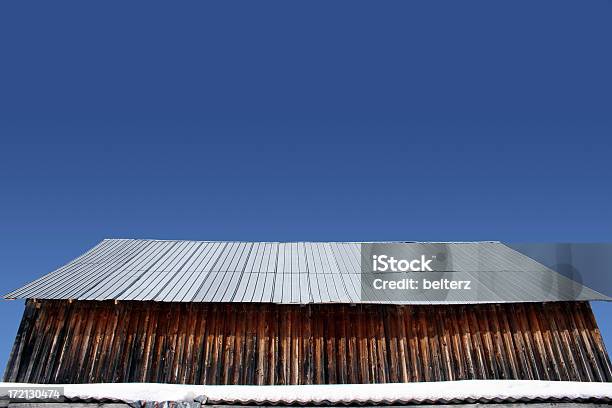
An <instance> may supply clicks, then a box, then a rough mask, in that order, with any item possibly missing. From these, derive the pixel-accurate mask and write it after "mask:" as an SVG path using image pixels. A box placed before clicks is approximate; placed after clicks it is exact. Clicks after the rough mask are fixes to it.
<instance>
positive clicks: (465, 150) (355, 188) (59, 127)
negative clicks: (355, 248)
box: [0, 1, 612, 367]
mask: <svg viewBox="0 0 612 408" xmlns="http://www.w3.org/2000/svg"><path fill="white" fill-rule="evenodd" d="M611 17H612V4H611V3H610V2H609V1H591V2H579V1H573V2H566V1H541V2H535V3H534V2H526V1H525V2H522V1H512V2H510V1H508V2H485V1H482V2H477V1H470V2H443V1H427V2H392V1H391V2H383V3H381V2H354V1H353V2H340V1H339V2H333V3H329V2H216V3H195V2H185V3H180V4H169V3H155V2H153V3H146V4H145V3H136V2H130V3H123V2H106V3H97V4H94V3H82V2H62V3H59V4H58V3H54V4H51V3H45V2H40V3H35V4H33V3H28V4H25V3H17V2H13V3H9V2H3V3H2V4H0V55H1V56H2V63H1V64H0V73H1V74H2V84H1V86H0V141H1V145H0V274H1V276H2V280H1V281H0V289H1V290H2V292H7V291H9V290H11V289H13V288H15V287H17V286H20V285H21V284H23V283H25V282H26V281H29V280H31V279H34V278H35V277H38V276H40V275H42V274H43V273H46V272H49V271H50V270H52V269H54V268H56V267H57V266H59V265H61V264H63V263H65V262H67V261H68V260H70V259H72V258H74V257H75V256H77V255H79V254H80V253H82V252H83V251H85V250H86V249H88V248H89V247H91V246H93V245H94V244H95V243H97V242H98V241H100V240H101V239H103V238H106V237H124V238H168V239H181V238H183V239H207V240H215V239H219V240H222V239H231V240H281V241H282V240H293V241H295V240H353V241H358V240H443V241H449V240H501V241H514V242H557V241H569V242H598V241H603V242H610V241H611V232H612V205H611V199H612V191H611V188H610V179H611V176H612V164H611V160H610V153H611V152H612V147H611V145H610V136H611V135H612V98H611V97H610V95H612V75H610V73H611V72H612V53H610V52H609V50H610V48H611V42H612V25H611V24H610V23H609V22H610V18H611ZM1 307H2V313H1V314H0V321H1V323H2V327H3V328H4V334H3V335H2V336H0V366H2V367H4V365H5V362H6V358H7V357H8V353H9V350H10V346H11V343H12V340H13V337H14V334H15V332H16V328H17V325H18V323H19V319H20V316H21V313H22V310H23V304H22V303H21V302H17V301H13V302H2V304H1ZM595 310H596V313H597V318H598V320H599V323H600V325H601V327H602V331H603V332H604V336H605V338H606V342H607V344H608V347H612V317H610V316H612V313H610V312H611V308H610V306H609V305H602V304H597V305H595Z"/></svg>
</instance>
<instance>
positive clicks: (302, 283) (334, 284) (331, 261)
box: [5, 239, 610, 304]
mask: <svg viewBox="0 0 612 408" xmlns="http://www.w3.org/2000/svg"><path fill="white" fill-rule="evenodd" d="M406 245H409V246H412V247H413V248H414V251H415V254H417V253H419V251H420V250H422V246H423V245H425V244H424V243H407V244H406ZM444 245H445V248H446V250H447V251H450V252H449V253H450V254H452V257H453V267H454V268H455V269H454V270H460V271H462V272H464V273H470V272H488V273H490V276H491V277H494V279H493V280H494V284H492V285H490V286H489V287H487V290H488V291H490V292H491V293H490V295H491V296H490V298H491V299H505V301H513V302H528V301H538V302H543V301H559V300H610V298H608V297H607V296H605V295H603V294H601V293H598V292H596V291H594V290H591V289H589V288H586V287H583V286H582V285H580V284H579V283H576V282H573V281H571V280H569V279H567V278H564V277H562V276H561V275H559V274H557V273H556V272H554V271H552V270H550V269H548V268H546V267H545V266H543V265H541V264H539V263H538V262H536V261H534V260H533V259H531V258H528V257H526V256H525V255H523V254H521V253H519V252H516V251H514V250H513V249H511V248H509V247H507V246H506V245H503V244H502V243H499V242H457V243H446V244H444ZM360 264H361V257H360V244H359V243H355V242H286V243H285V242H215V241H166V240H140V239H105V240H103V241H102V242H100V243H99V244H98V245H97V246H95V247H94V248H92V249H91V250H89V251H88V252H86V253H85V254H83V255H81V256H80V257H78V258H77V259H75V260H73V261H72V262H69V263H68V264H66V265H65V266H62V267H61V268H59V269H57V270H55V271H54V272H51V273H49V274H47V275H45V276H43V277H41V278H40V279H37V280H35V281H33V282H31V283H29V284H27V285H25V286H23V287H21V288H19V289H17V290H15V291H13V292H11V293H9V294H7V295H6V296H5V298H7V299H18V298H21V299H23V298H36V299H75V300H142V301H145V300H151V301H163V302H266V303H294V304H296V303H297V304H306V303H362V302H363V300H362V299H361V286H360V273H361V269H360ZM551 274H553V275H554V277H555V279H553V280H551V279H550V277H551V276H553V275H551ZM543 281H546V282H554V284H555V285H557V286H556V287H555V288H554V290H549V291H542V290H540V289H538V288H539V287H542V285H539V284H537V283H538V282H540V283H542V282H543ZM534 282H535V283H536V284H535V285H534ZM546 282H544V283H546ZM509 293H512V296H510V297H508V294H509ZM502 295H503V296H502ZM461 296H462V295H461V294H460V293H457V294H453V293H450V294H449V297H448V299H446V300H444V301H443V302H441V301H431V300H428V299H426V298H418V297H416V298H415V299H411V300H408V301H393V302H391V303H407V304H411V303H415V304H416V303H421V304H422V303H483V301H478V300H474V299H467V298H464V297H461ZM490 301H491V300H489V302H490ZM484 302H486V301H484Z"/></svg>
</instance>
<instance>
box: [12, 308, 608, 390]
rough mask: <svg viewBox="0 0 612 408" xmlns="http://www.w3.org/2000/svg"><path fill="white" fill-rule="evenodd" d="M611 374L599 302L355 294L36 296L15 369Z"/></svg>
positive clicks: (290, 380) (17, 377) (403, 375)
mask: <svg viewBox="0 0 612 408" xmlns="http://www.w3.org/2000/svg"><path fill="white" fill-rule="evenodd" d="M503 378H511V379H542V380H575V381H612V369H611V365H610V360H609V358H608V355H607V353H606V350H605V348H604V344H603V341H602V338H601V335H600V333H599V329H598V328H597V325H596V323H595V319H594V317H593V313H592V312H591V309H590V306H589V305H588V303H577V302H568V303H548V304H537V303H534V304H503V305H467V306H381V305H369V306H360V305H358V306H350V305H309V306H297V305H296V306H285V305H271V304H178V303H152V302H119V303H118V304H117V305H115V304H114V303H113V302H94V301H91V302H73V303H68V302H63V301H43V302H40V303H34V302H32V301H28V303H27V305H26V310H25V313H24V317H23V320H22V322H21V326H20V328H19V332H18V334H17V338H16V340H15V345H14V348H13V351H12V353H11V356H10V359H9V362H8V366H7V369H6V371H5V381H20V382H38V383H87V382H164V383H191V384H324V383H331V384H335V383H384V382H409V381H443V380H461V379H503Z"/></svg>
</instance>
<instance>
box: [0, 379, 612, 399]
mask: <svg viewBox="0 0 612 408" xmlns="http://www.w3.org/2000/svg"><path fill="white" fill-rule="evenodd" d="M33 386H40V387H47V388H48V387H64V395H65V396H66V397H67V398H69V399H79V400H90V399H93V400H103V399H108V400H118V401H125V402H134V401H177V402H178V401H187V402H190V401H195V400H198V401H208V402H221V401H223V402H228V403H264V402H265V403H322V402H329V403H365V402H370V403H391V402H409V401H410V402H434V401H438V402H450V401H466V402H471V401H517V400H522V401H525V400H549V399H554V400H563V399H571V400H583V399H598V400H612V383H584V382H569V381H522V380H467V381H447V382H429V383H424V382H423V383H401V384H342V385H275V386H254V385H175V384H153V383H116V384H65V385H62V384H54V385H49V384H47V385H39V384H25V383H0V387H3V388H4V389H6V387H10V388H13V389H14V388H18V387H33ZM3 392H4V391H3Z"/></svg>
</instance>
